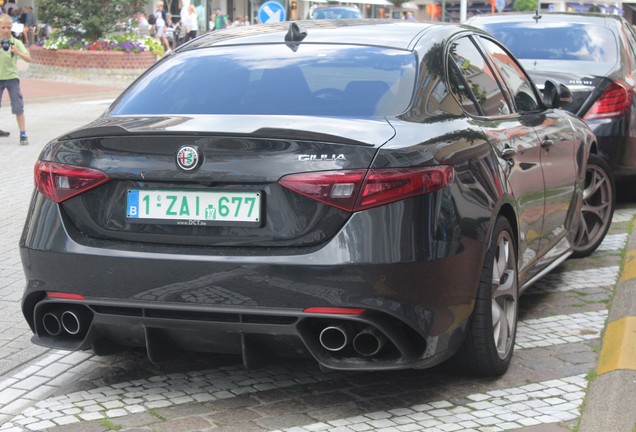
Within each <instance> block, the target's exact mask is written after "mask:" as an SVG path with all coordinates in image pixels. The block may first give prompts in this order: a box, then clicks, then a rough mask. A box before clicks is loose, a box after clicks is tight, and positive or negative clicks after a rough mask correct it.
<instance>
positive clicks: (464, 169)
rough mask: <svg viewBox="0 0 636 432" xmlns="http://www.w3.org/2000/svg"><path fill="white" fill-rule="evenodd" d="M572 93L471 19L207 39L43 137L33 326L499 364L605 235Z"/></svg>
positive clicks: (32, 227)
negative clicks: (552, 280)
mask: <svg viewBox="0 0 636 432" xmlns="http://www.w3.org/2000/svg"><path fill="white" fill-rule="evenodd" d="M569 97H570V94H569V92H568V90H567V88H566V87H564V86H562V85H561V84H560V83H558V82H556V81H548V82H547V83H546V84H545V89H544V92H543V94H541V93H539V92H538V91H537V89H536V88H535V86H534V85H533V84H532V82H531V81H530V80H529V79H528V77H527V75H526V73H525V72H524V70H523V69H522V68H521V67H520V66H519V63H518V62H517V61H516V60H515V59H514V58H513V56H512V55H511V54H510V52H509V51H508V50H507V49H505V48H504V47H503V46H502V45H501V44H500V43H498V42H497V41H496V40H494V39H493V38H492V37H491V36H489V35H488V34H487V33H485V32H482V31H480V30H477V29H474V28H469V27H462V26H457V25H433V24H421V23H406V22H399V21H387V20H381V21H364V20H358V21H328V20H325V21H322V20H321V21H313V22H308V23H306V27H305V28H300V27H299V26H298V25H296V24H295V23H279V24H272V25H262V26H250V27H242V28H236V29H228V30H226V31H218V32H212V33H210V34H206V35H204V36H202V37H200V38H198V39H195V40H193V41H191V42H190V43H188V44H185V45H183V46H181V47H179V48H178V49H177V50H175V51H174V52H173V53H171V54H170V55H168V56H166V57H165V58H163V59H162V60H161V61H159V62H158V63H157V64H156V65H155V66H153V67H152V68H150V69H149V70H148V71H147V72H146V73H144V74H143V75H142V76H141V77H140V78H139V79H138V80H137V81H136V82H134V83H133V84H132V85H131V86H130V87H129V88H128V89H127V90H126V91H124V92H123V94H122V95H121V96H120V97H119V98H118V99H117V100H116V101H115V102H114V103H113V104H112V105H111V106H110V108H109V109H108V110H107V112H105V113H104V114H103V115H102V116H101V117H100V118H98V119H96V120H95V121H94V122H92V123H90V124H88V125H86V126H85V127H82V128H80V129H77V130H74V131H71V132H69V133H67V134H65V135H63V136H60V137H58V138H57V139H54V140H53V141H51V142H50V143H48V144H47V145H46V146H45V148H44V150H43V151H42V153H41V155H40V158H39V160H38V161H37V163H36V165H35V192H34V195H33V198H32V203H31V206H30V210H29V212H28V216H27V219H26V224H25V227H24V232H23V235H22V237H21V241H20V251H21V257H22V261H23V265H24V271H25V275H26V282H27V284H26V290H25V293H24V297H23V304H22V307H23V312H24V316H25V318H26V320H27V321H28V323H29V325H30V326H31V328H32V330H33V332H34V336H33V341H34V343H36V344H39V345H44V346H47V347H54V348H57V349H67V350H87V349H92V350H94V352H96V353H97V354H108V353H112V352H116V351H118V350H122V349H127V348H130V347H145V349H146V350H147V353H148V356H149V358H150V359H151V360H153V361H162V360H165V359H168V358H170V357H171V356H172V355H174V353H175V352H178V351H180V350H192V351H204V352H217V353H235V354H240V355H242V356H243V359H244V363H245V365H246V366H248V367H254V366H257V365H258V364H260V362H261V361H263V359H264V358H265V357H266V353H270V354H276V355H284V356H310V357H313V358H314V359H315V360H316V361H317V362H318V363H319V364H320V365H321V366H322V367H324V368H327V369H358V370H379V369H397V368H425V367H430V366H433V365H437V364H439V363H441V362H443V361H445V360H447V359H449V358H451V357H453V358H454V359H456V360H457V362H458V363H459V364H463V365H464V367H465V368H466V370H469V371H472V372H473V373H476V374H482V375H499V374H502V373H504V372H505V371H506V369H507V368H508V365H509V363H510V360H511V356H512V352H513V347H514V341H515V331H516V325H517V309H518V299H519V295H520V294H521V293H522V292H523V291H524V290H525V289H526V288H527V287H528V286H530V285H531V284H532V283H533V282H534V281H536V280H537V279H538V278H540V277H541V276H543V275H545V274H546V273H547V272H549V271H550V270H551V269H553V268H555V267H556V266H557V265H558V264H559V263H561V262H562V261H563V260H565V259H566V258H568V257H569V256H571V255H572V254H573V253H577V254H582V255H584V254H589V253H591V252H592V251H593V250H594V248H595V247H596V245H594V244H590V243H589V242H588V241H587V237H585V236H582V235H580V234H581V232H584V231H585V223H584V220H582V219H581V217H580V214H581V209H582V206H583V203H584V199H585V200H586V202H587V203H589V204H593V205H598V206H604V205H607V202H606V200H607V197H606V196H604V195H603V192H602V191H603V189H602V188H598V185H597V184H596V180H595V177H594V176H592V175H586V174H588V170H587V162H588V160H589V158H590V157H591V155H592V154H593V152H594V151H595V146H596V144H597V143H596V140H595V137H594V135H593V133H592V132H591V131H590V129H589V128H588V127H587V126H586V125H585V124H584V123H583V122H582V121H581V120H579V119H578V118H577V117H575V116H574V115H572V114H570V113H568V112H566V111H563V110H560V109H558V106H559V105H560V104H563V103H565V102H567V101H568V100H569ZM582 221H583V223H582ZM608 223H609V222H608Z"/></svg>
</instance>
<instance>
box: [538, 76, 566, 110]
mask: <svg viewBox="0 0 636 432" xmlns="http://www.w3.org/2000/svg"><path fill="white" fill-rule="evenodd" d="M570 102H572V92H571V91H570V89H569V88H567V87H566V86H565V85H564V84H561V83H560V82H557V81H553V80H547V81H546V82H545V86H544V87H543V104H544V105H545V106H547V107H548V108H559V107H561V106H563V105H566V104H569V103H570Z"/></svg>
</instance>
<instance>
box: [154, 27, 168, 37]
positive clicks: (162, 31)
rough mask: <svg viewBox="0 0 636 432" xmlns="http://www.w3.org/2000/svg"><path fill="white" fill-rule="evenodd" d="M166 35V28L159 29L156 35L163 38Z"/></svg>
mask: <svg viewBox="0 0 636 432" xmlns="http://www.w3.org/2000/svg"><path fill="white" fill-rule="evenodd" d="M165 35H166V26H161V27H157V33H155V36H156V37H162V36H165Z"/></svg>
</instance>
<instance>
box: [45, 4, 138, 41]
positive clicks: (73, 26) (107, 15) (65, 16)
mask: <svg viewBox="0 0 636 432" xmlns="http://www.w3.org/2000/svg"><path fill="white" fill-rule="evenodd" d="M36 5H37V11H38V19H39V20H40V21H41V22H45V23H47V24H49V25H50V26H52V27H53V28H55V29H57V30H58V31H59V32H61V33H62V34H63V35H64V36H66V37H69V38H72V37H81V38H85V39H89V40H97V39H99V38H101V37H102V36H103V35H104V34H107V33H111V32H113V31H114V30H115V28H116V26H117V24H118V23H121V22H127V21H128V20H129V18H130V17H131V16H132V14H133V12H134V7H135V2H134V1H130V0H36Z"/></svg>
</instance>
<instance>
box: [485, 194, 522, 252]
mask: <svg viewBox="0 0 636 432" xmlns="http://www.w3.org/2000/svg"><path fill="white" fill-rule="evenodd" d="M499 216H503V217H505V218H506V219H508V223H510V227H511V228H512V230H513V233H512V234H513V240H514V242H515V251H516V252H517V253H518V252H519V225H518V223H517V213H516V212H515V210H514V208H513V207H512V205H511V204H510V203H508V202H505V203H503V204H502V205H501V207H500V208H499V211H498V212H497V214H496V215H495V217H494V218H493V221H492V225H491V226H493V227H494V226H495V222H496V221H497V218H498V217H499ZM490 235H491V236H492V231H491V234H490Z"/></svg>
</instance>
